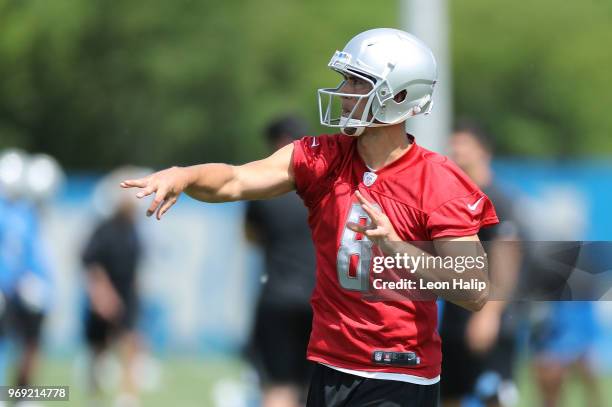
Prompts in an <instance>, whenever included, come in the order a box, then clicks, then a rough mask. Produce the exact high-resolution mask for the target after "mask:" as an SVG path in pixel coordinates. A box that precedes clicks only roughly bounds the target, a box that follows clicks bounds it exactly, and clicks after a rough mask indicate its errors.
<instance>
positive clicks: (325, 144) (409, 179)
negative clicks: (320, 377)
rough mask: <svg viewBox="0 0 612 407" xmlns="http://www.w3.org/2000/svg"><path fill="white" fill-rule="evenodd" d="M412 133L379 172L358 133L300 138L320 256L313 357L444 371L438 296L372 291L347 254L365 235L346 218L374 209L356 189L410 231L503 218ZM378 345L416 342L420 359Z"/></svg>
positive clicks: (449, 231)
mask: <svg viewBox="0 0 612 407" xmlns="http://www.w3.org/2000/svg"><path fill="white" fill-rule="evenodd" d="M408 137H409V138H410V140H411V141H412V147H411V148H410V149H409V150H408V151H407V152H406V153H405V154H404V155H403V156H402V157H400V158H399V159H398V160H396V161H394V162H393V163H391V164H389V165H387V166H385V167H384V168H381V169H379V170H377V171H376V175H375V176H373V174H372V173H371V171H370V170H368V168H367V166H366V165H365V163H364V161H363V160H362V158H361V157H360V155H359V153H358V152H357V138H356V137H348V136H344V135H342V134H336V135H322V136H318V137H304V138H302V139H301V140H298V141H295V142H294V153H293V170H294V175H295V184H296V189H297V193H298V194H299V195H300V197H301V198H302V199H303V200H304V203H305V205H306V206H307V208H308V210H309V218H308V222H309V224H310V228H311V230H312V238H313V240H314V244H315V248H316V256H317V282H316V287H315V290H314V292H313V295H312V300H311V303H312V307H313V311H314V320H313V326H312V334H311V337H310V343H309V345H308V359H310V360H312V361H315V362H320V363H325V364H329V365H332V366H336V367H340V368H345V369H353V370H362V371H370V372H388V373H403V374H409V375H413V376H419V377H422V378H426V379H432V378H435V377H437V376H439V375H440V364H441V359H442V355H441V350H440V337H439V336H438V333H437V306H436V303H435V301H409V300H405V301H401V300H398V301H384V302H373V301H366V300H365V299H364V298H363V294H364V293H363V290H364V287H359V286H356V285H355V282H356V281H357V279H355V278H354V277H355V276H354V273H355V270H353V269H352V268H351V265H352V263H353V262H352V259H349V257H353V258H354V256H355V251H354V248H355V245H354V242H355V240H357V239H362V238H361V237H359V236H357V234H356V233H354V232H351V231H350V230H349V229H348V228H347V227H346V223H347V222H348V221H354V222H359V221H360V220H361V221H364V220H366V219H364V217H365V218H367V215H366V214H365V212H364V211H363V210H362V209H361V207H360V205H359V203H358V200H357V198H356V197H355V191H356V190H359V191H360V192H361V193H362V194H363V195H364V196H365V197H366V199H368V200H369V201H370V202H374V203H376V204H377V205H378V206H379V207H380V209H381V210H382V211H383V212H384V213H385V214H386V215H387V216H388V217H389V219H390V220H391V223H392V224H393V227H394V228H395V231H396V232H397V234H398V235H399V236H400V238H401V239H402V240H404V241H430V240H434V239H437V238H440V237H444V236H470V235H474V234H476V233H477V232H478V230H479V229H480V228H481V227H482V226H485V225H491V224H495V223H498V219H497V216H496V214H495V210H494V208H493V205H492V204H491V202H490V201H489V199H488V198H487V197H486V196H485V195H484V194H483V193H482V192H481V191H480V189H479V188H478V187H477V186H476V185H475V184H474V183H473V182H472V181H471V180H470V179H469V178H468V177H467V176H466V175H465V174H464V173H463V172H462V171H461V170H460V169H459V168H458V167H457V166H456V165H455V164H454V163H453V162H451V161H450V160H448V159H447V158H446V157H444V156H442V155H440V154H437V153H434V152H432V151H429V150H427V149H425V148H423V147H420V146H419V145H417V144H416V142H415V141H414V137H412V136H408ZM366 173H370V174H366ZM364 174H366V175H365V177H364ZM368 177H369V178H368ZM368 185H369V186H368ZM347 231H348V232H347ZM351 247H352V248H353V251H351V249H350V248H351ZM359 247H361V248H363V247H366V249H367V246H366V245H361V246H359ZM347 248H349V249H347ZM357 250H365V249H357ZM358 254H361V255H362V257H363V258H366V260H367V259H368V257H367V256H365V254H364V253H358ZM368 261H369V260H368ZM366 267H368V270H369V267H370V264H367V265H366ZM353 268H354V267H353ZM351 273H353V274H351ZM380 350H382V351H388V352H414V353H416V355H417V356H418V358H419V363H418V364H417V365H414V366H396V365H394V366H391V365H383V366H381V365H379V364H375V363H374V362H373V359H372V358H373V352H374V351H380Z"/></svg>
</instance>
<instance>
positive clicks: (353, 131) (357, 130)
mask: <svg viewBox="0 0 612 407" xmlns="http://www.w3.org/2000/svg"><path fill="white" fill-rule="evenodd" d="M364 131H365V127H341V128H340V132H341V133H342V134H344V135H345V136H351V137H359V136H361V135H362V134H363V132H364Z"/></svg>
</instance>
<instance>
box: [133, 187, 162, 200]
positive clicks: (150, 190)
mask: <svg viewBox="0 0 612 407" xmlns="http://www.w3.org/2000/svg"><path fill="white" fill-rule="evenodd" d="M155 191H157V186H156V185H149V186H148V187H146V188H145V189H143V190H142V191H140V192H138V193H137V194H136V198H138V199H140V198H144V197H145V196H149V195H151V194H152V193H153V192H155Z"/></svg>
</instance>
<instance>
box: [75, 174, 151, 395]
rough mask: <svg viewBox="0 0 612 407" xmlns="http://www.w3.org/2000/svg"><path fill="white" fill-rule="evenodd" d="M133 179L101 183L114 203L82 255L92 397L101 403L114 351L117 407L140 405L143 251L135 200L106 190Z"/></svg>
mask: <svg viewBox="0 0 612 407" xmlns="http://www.w3.org/2000/svg"><path fill="white" fill-rule="evenodd" d="M135 173H136V171H135V170H134V169H130V168H123V169H119V170H116V171H115V172H113V173H111V174H110V175H108V176H107V177H106V178H105V179H104V180H102V181H101V184H100V186H99V189H102V190H104V191H106V192H107V193H108V195H107V197H110V201H111V202H109V203H107V205H108V208H110V209H109V213H108V217H107V218H105V219H103V220H102V221H101V222H99V223H98V225H97V226H96V227H95V230H94V232H93V234H92V236H91V238H90V239H89V241H88V243H87V245H86V248H85V250H84V252H83V263H84V265H85V267H86V276H87V282H86V284H87V300H88V301H87V310H86V317H85V334H86V340H87V344H88V346H89V349H90V352H91V358H92V363H91V366H90V369H91V371H90V373H91V375H90V386H91V388H90V390H91V392H92V394H91V396H93V398H94V399H96V398H100V397H101V394H100V391H101V389H102V388H103V387H104V386H103V382H102V381H103V380H106V379H108V378H104V377H103V372H104V370H103V369H102V366H103V363H102V362H103V360H104V357H105V356H106V352H107V351H110V350H111V348H112V347H114V346H116V347H117V350H118V352H119V356H120V359H121V365H122V375H121V379H122V389H121V391H122V393H121V394H120V395H119V397H118V398H117V404H116V405H117V406H137V405H139V401H138V395H137V393H138V391H137V386H136V381H135V377H134V370H135V363H136V361H137V356H138V355H139V351H140V338H139V335H138V333H137V331H136V322H137V319H138V301H139V296H138V289H137V266H138V263H139V261H140V258H141V252H142V250H141V239H140V237H139V235H138V232H137V229H136V224H135V210H136V208H137V202H136V200H135V199H134V198H133V197H131V196H130V195H129V194H126V193H121V192H116V191H112V190H109V189H107V186H109V185H113V184H114V183H115V182H116V180H118V179H122V177H124V176H125V175H127V174H132V175H133V174H135ZM108 208H107V209H108Z"/></svg>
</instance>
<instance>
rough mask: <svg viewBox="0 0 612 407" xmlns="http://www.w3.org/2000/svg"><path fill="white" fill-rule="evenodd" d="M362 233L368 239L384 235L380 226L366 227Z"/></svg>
mask: <svg viewBox="0 0 612 407" xmlns="http://www.w3.org/2000/svg"><path fill="white" fill-rule="evenodd" d="M363 234H364V235H366V237H367V238H368V239H370V240H372V239H375V238H379V237H384V236H385V233H384V231H383V230H381V229H380V228H374V229H366V230H365V231H364V232H363Z"/></svg>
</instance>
